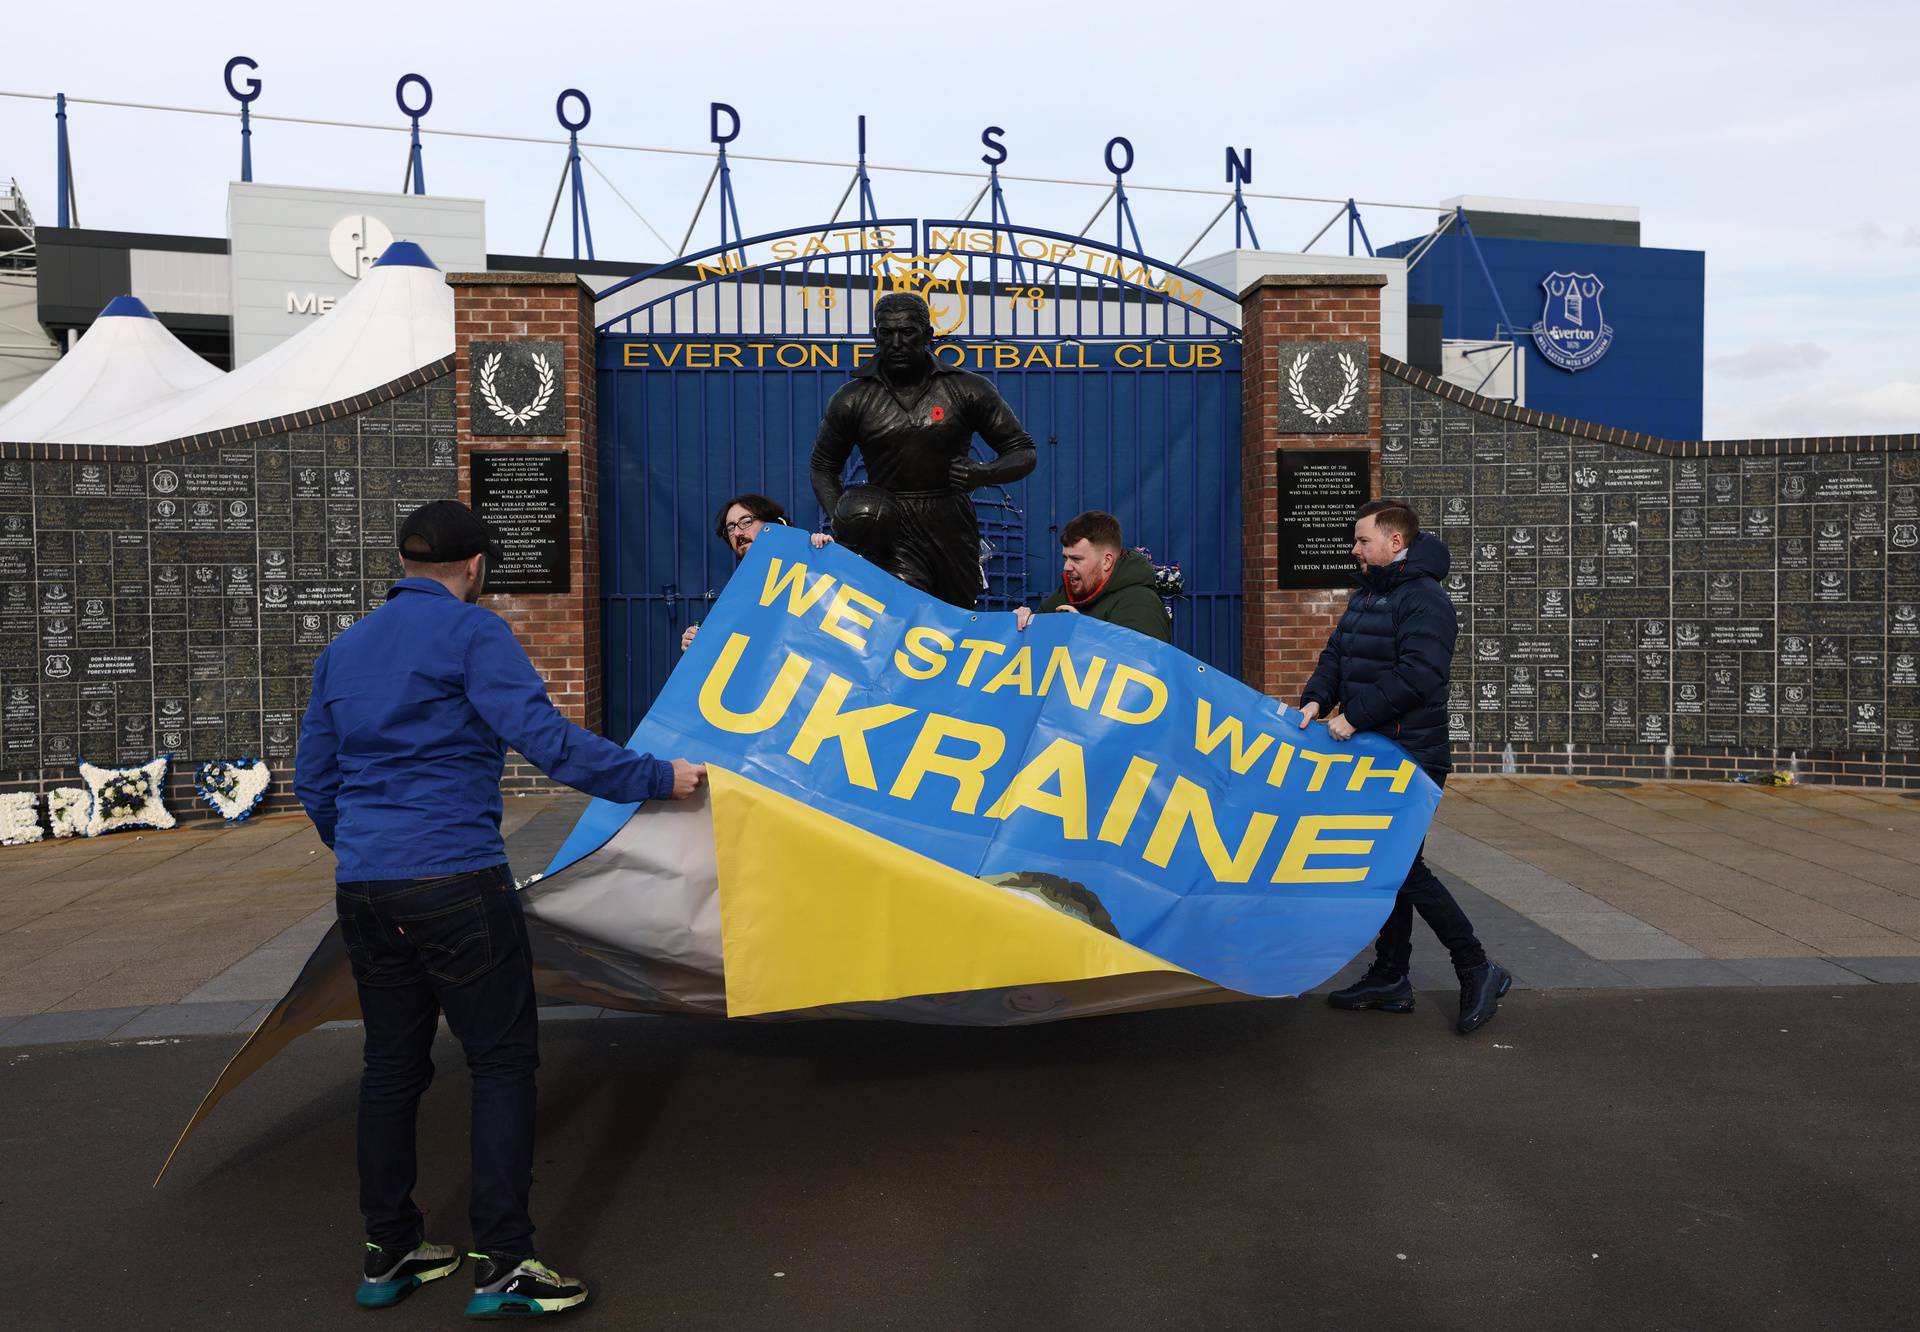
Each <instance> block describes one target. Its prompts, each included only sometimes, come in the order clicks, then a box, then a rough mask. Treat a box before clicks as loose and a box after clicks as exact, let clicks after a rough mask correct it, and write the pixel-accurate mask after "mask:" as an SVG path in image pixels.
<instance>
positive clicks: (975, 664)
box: [549, 527, 1440, 995]
mask: <svg viewBox="0 0 1920 1332" xmlns="http://www.w3.org/2000/svg"><path fill="white" fill-rule="evenodd" d="M1299 723H1300V713H1299V712H1297V711H1295V710H1293V709H1290V708H1286V707H1284V706H1282V705H1281V704H1279V703H1276V702H1275V701H1274V700H1272V699H1269V698H1265V697H1263V696H1261V695H1259V694H1257V693H1255V692H1253V691H1252V690H1250V689H1248V688H1247V687H1246V686H1245V685H1243V684H1241V683H1240V682H1239V681H1237V680H1233V679H1230V678H1227V677H1226V676H1223V675H1222V674H1221V673H1220V672H1218V671H1216V670H1211V669H1209V668H1208V667H1207V666H1206V665H1205V664H1204V663H1201V662H1199V661H1196V660H1195V659H1193V658H1192V657H1189V656H1187V655H1186V654H1184V653H1182V652H1180V651H1178V650H1177V649H1174V648H1172V647H1169V646H1166V645H1165V644H1162V643H1158V642H1155V641H1153V640H1151V639H1148V638H1145V637H1143V636H1141V635H1139V634H1137V633H1134V632H1133V631H1131V630H1128V629H1123V628H1119V627H1117V626H1114V625H1108V624H1104V623H1100V622H1098V621H1094V620H1091V619H1087V618H1085V617H1082V616H1078V615H1064V614H1054V615H1036V616H1035V617H1034V618H1033V621H1032V623H1031V625H1030V626H1029V627H1028V628H1027V629H1026V630H1025V631H1024V632H1020V631H1017V630H1016V629H1015V627H1014V618H1013V616H1012V615H1010V614H1004V613H978V614H976V613H970V612H967V611H963V610H958V609H956V608H954V607H952V606H949V605H946V604H944V603H942V602H939V601H935V600H934V599H932V598H931V597H929V596H927V595H926V594H925V593H922V592H919V591H917V590H915V589H913V588H910V587H908V586H907V585H906V584H904V583H901V582H899V581H897V580H895V579H893V578H891V577H889V576H888V575H887V574H885V573H882V572H881V571H880V570H878V569H876V568H875V567H874V566H872V565H871V564H868V563H867V562H866V561H864V560H862V559H860V558H859V557H857V556H855V555H852V554H850V553H848V552H847V551H844V550H842V549H840V548H839V547H837V546H828V547H826V548H825V549H821V550H815V549H813V548H812V547H811V546H810V545H809V543H808V540H807V536H806V534H805V533H803V532H800V531H797V530H793V529H788V528H781V527H770V528H766V529H763V530H762V532H761V533H760V535H759V536H758V538H757V539H756V540H755V541H754V543H753V545H752V547H751V549H750V550H749V552H748V554H747V557H746V559H745V560H744V561H742V563H741V565H740V567H739V568H738V570H736V571H735V573H734V575H733V578H732V581H731V582H730V583H729V584H728V586H727V589H726V591H725V593H724V594H723V595H722V596H721V597H720V599H719V600H718V601H717V602H716V603H715V605H714V607H713V612H712V614H711V615H709V616H708V618H707V620H706V621H705V623H704V624H703V625H702V626H701V629H700V633H699V636H698V637H697V639H696V640H695V642H694V645H693V647H692V649H691V650H690V651H689V652H688V653H687V654H686V656H685V657H684V659H683V660H682V661H681V662H680V664H679V665H678V667H676V668H675V670H674V672H673V675H672V677H671V678H670V679H669V680H668V681H667V684H666V687H665V689H664V690H662V692H661V694H660V696H659V698H658V699H657V700H656V701H655V702H654V705H653V708H652V710H651V711H650V712H649V713H648V714H647V717H646V720H645V721H643V722H642V723H641V724H640V726H639V728H638V729H637V730H636V731H635V732H634V735H633V738H632V740H631V741H630V742H629V747H630V748H633V749H638V750H646V751H650V752H652V753H653V754H655V755H656V756H658V757H661V758H676V757H677V758H688V759H692V760H695V761H699V762H708V763H713V764H717V765H719V766H721V767H724V768H727V769H729V770H731V771H733V772H737V773H740V774H742V775H743V776H745V777H747V778H749V779H751V780H752V781H755V782H758V783H760V784H762V785H764V786H767V787H769V788H771V789H773V790H775V791H778V792H780V793H782V794H784V795H788V796H791V797H793V798H795V799H798V800H801V801H804V802H806V803H807V804H808V805H810V806H811V807H813V808H814V809H817V810H819V811H821V812H822V813H825V814H829V815H831V816H833V817H835V818H838V819H842V820H845V821H846V822H848V823H852V824H855V825H857V826H859V827H861V828H864V829H866V830H868V831H870V832H872V833H875V834H877V835H879V836H881V837H884V838H886V839H887V840H889V841H891V842H894V843H897V844H898V845H900V846H903V847H906V848H907V849H909V850H911V851H915V852H918V853H919V854H921V855H924V856H928V857H931V858H932V859H934V860H938V861H940V862H942V863H943V864H946V865H949V866H951V867H953V868H955V869H958V870H960V871H962V872H964V873H966V874H969V875H974V876H976V877H988V878H996V879H1003V881H1004V876H1017V877H1018V879H1019V881H1020V882H1022V883H1024V884H1027V885H1030V886H1032V885H1037V886H1038V887H1037V888H1036V889H1035V890H1037V891H1041V892H1043V893H1046V894H1048V895H1050V896H1052V897H1053V898H1054V899H1055V900H1056V901H1061V902H1070V903H1071V904H1072V905H1071V907H1070V908H1069V909H1071V910H1073V911H1075V912H1076V914H1081V915H1082V916H1083V918H1085V919H1088V920H1089V921H1090V922H1091V923H1093V924H1095V925H1096V927H1098V928H1103V929H1109V930H1110V931H1111V932H1113V933H1115V934H1117V935H1119V936H1120V937H1121V938H1123V939H1125V940H1126V941H1128V942H1129V943H1132V944H1134V945H1136V946H1138V947H1140V948H1142V949H1144V950H1146V951H1148V952H1150V953H1153V954H1154V955H1155V956H1157V957H1161V958H1164V959H1166V960H1167V961H1169V962H1173V963H1175V964H1177V965H1179V966H1182V967H1185V968H1186V969H1188V970H1189V971H1192V972H1194V973H1196V974H1198V975H1200V976H1202V977H1205V978H1206V979H1208V980H1211V981H1214V982H1216V983H1217V984H1220V985H1224V986H1227V987H1229V988H1231V989H1235V990H1240V991H1244V992H1246V993H1250V994H1259V995H1283V994H1298V993H1300V992H1302V991H1304V990H1307V989H1311V988H1312V987H1313V986H1315V985H1317V984H1319V983H1320V982H1321V981H1323V980H1325V979H1326V978H1327V977H1328V976H1330V975H1332V974H1333V973H1334V972H1335V971H1337V970H1338V969H1339V968H1340V967H1341V966H1343V965H1344V964H1345V963H1346V962H1347V961H1348V960H1349V959H1351V958H1352V957H1353V956H1354V955H1355V954H1356V953H1358V952H1359V951H1360V950H1361V949H1362V948H1364V947H1365V946H1366V945H1367V943H1368V942H1369V941H1370V940H1371V939H1372V937H1373V935H1374V934H1375V932H1376V931H1377V930H1378V928H1379V926H1380V923H1381V921H1382V920H1384V919H1385V917H1386V914H1387V911H1388V909H1389V908H1390V907H1391V905H1392V902H1393V896H1394V892H1395V890H1396V889H1397V888H1398V887H1399V885H1400V883H1401V881H1402V880H1403V879H1404V878H1405V877H1406V872H1407V867H1408V866H1409V865H1410V864H1411V863H1412V861H1413V857H1414V855H1415V854H1416V853H1417V851H1418V850H1419V847H1420V844H1421V841H1422V839H1423V838H1424V837H1425V836H1426V830H1427V825H1428V822H1429V821H1430V819H1431V818H1432V815H1433V811H1434V808H1435V807H1436V806H1437V805H1438V803H1439V800H1440V790H1439V787H1437V786H1436V785H1435V784H1434V783H1433V782H1432V781H1431V780H1430V779H1429V778H1428V777H1427V775H1426V774H1425V773H1424V772H1422V771H1421V769H1420V767H1419V765H1418V764H1416V763H1415V762H1414V761H1413V760H1412V759H1410V758H1408V757H1407V755H1406V753H1405V751H1403V750H1401V749H1400V748H1399V746H1397V745H1395V744H1394V743H1393V742H1392V741H1390V740H1387V739H1384V738H1382V737H1379V736H1375V735H1371V734H1366V733H1362V734H1360V735H1357V736H1355V737H1354V738H1353V739H1351V740H1348V741H1344V742H1343V741H1338V740H1335V739H1334V738H1333V737H1332V736H1331V735H1330V734H1329V733H1328V731H1327V728H1326V726H1325V725H1324V724H1323V723H1320V722H1314V723H1311V724H1310V725H1308V726H1307V727H1306V728H1304V729H1302V728H1301V726H1300V724H1299ZM633 808H634V807H633V806H630V805H609V804H606V803H604V802H598V801H596V802H595V804H594V805H593V807H592V808H590V809H589V810H588V811H587V813H586V814H585V815H583V816H582V818H581V820H580V823H579V824H578V826H576V827H575V829H574V831H573V833H572V835H571V836H570V837H569V838H568V840H567V843H566V845H565V846H563V847H562V848H561V850H560V852H559V854H558V855H557V856H556V857H555V859H554V862H553V865H552V866H550V867H549V873H551V872H553V871H555V870H558V869H561V868H563V867H565V866H566V865H568V864H571V863H572V862H573V861H575V860H578V859H580V858H581V857H583V856H585V855H588V854H590V853H591V852H592V851H594V850H595V849H596V848H598V847H599V846H601V845H603V844H604V843H605V842H606V841H607V839H608V838H609V837H611V836H612V835H613V833H614V832H615V831H617V830H618V829H619V827H620V826H621V825H622V824H623V823H625V821H626V819H627V818H628V816H629V815H630V814H631V813H632V810H633Z"/></svg>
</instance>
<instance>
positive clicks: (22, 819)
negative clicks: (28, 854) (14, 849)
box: [0, 791, 45, 846]
mask: <svg viewBox="0 0 1920 1332" xmlns="http://www.w3.org/2000/svg"><path fill="white" fill-rule="evenodd" d="M44 836H45V834H44V833H42V832H41V831H40V797H39V796H37V795H35V794H34V793H33V792H32V791H19V792H15V793H13V794H11V795H0V846H25V845H26V844H27V843H29V842H37V841H39V840H41V838H42V837H44Z"/></svg>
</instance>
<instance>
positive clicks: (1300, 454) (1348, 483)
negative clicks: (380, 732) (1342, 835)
mask: <svg viewBox="0 0 1920 1332" xmlns="http://www.w3.org/2000/svg"><path fill="white" fill-rule="evenodd" d="M483 456H485V455H481V454H475V455H474V462H475V464H476V469H475V482H474V485H475V494H476V495H478V493H479V479H478V478H479V472H478V467H477V464H478V462H479V460H480V458H481V457H483ZM1279 462H1280V469H1279V470H1280V513H1279V528H1280V531H1279V545H1280V549H1279V560H1278V563H1279V568H1280V586H1281V587H1283V588H1312V587H1321V588H1344V587H1348V586H1350V585H1351V584H1352V582H1353V572H1354V563H1353V553H1352V551H1353V518H1354V512H1355V510H1357V509H1359V508H1360V506H1361V505H1363V504H1365V503H1366V502H1367V501H1368V500H1369V499H1371V498H1372V497H1373V490H1372V475H1371V473H1370V471H1369V469H1368V462H1369V459H1368V450H1366V449H1281V450H1279Z"/></svg>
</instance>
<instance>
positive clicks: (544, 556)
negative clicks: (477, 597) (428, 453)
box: [473, 449, 572, 592]
mask: <svg viewBox="0 0 1920 1332" xmlns="http://www.w3.org/2000/svg"><path fill="white" fill-rule="evenodd" d="M473 511H474V512H475V513H477V514H478V515H479V516H480V518H481V520H482V521H484V522H486V523H489V524H490V525H492V527H493V529H494V531H496V532H498V533H499V534H500V546H501V549H502V551H503V552H504V553H505V556H506V558H505V559H503V560H501V561H500V564H499V565H498V566H497V567H494V568H489V569H488V570H487V591H488V592H566V591H569V590H571V588H572V579H571V575H570V570H569V568H568V558H567V556H568V547H567V455H566V453H565V452H564V451H563V450H559V449H554V450H541V451H538V452H531V451H528V452H522V451H518V450H516V451H514V452H511V453H507V452H476V453H474V455H473Z"/></svg>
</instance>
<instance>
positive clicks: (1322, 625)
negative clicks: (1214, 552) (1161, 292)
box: [1240, 273, 1386, 703]
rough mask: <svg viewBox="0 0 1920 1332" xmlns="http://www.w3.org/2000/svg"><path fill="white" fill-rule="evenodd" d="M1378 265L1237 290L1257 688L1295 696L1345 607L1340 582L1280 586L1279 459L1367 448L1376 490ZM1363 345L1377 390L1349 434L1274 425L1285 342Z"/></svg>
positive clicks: (1247, 637) (1250, 670)
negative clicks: (1289, 451) (1373, 269)
mask: <svg viewBox="0 0 1920 1332" xmlns="http://www.w3.org/2000/svg"><path fill="white" fill-rule="evenodd" d="M1385 283H1386V278H1385V277H1383V276H1381V275H1380V274H1377V273H1357V274H1324V273H1289V274H1270V275H1268V276H1266V277H1263V278H1261V279H1260V280H1259V281H1258V282H1255V283H1254V284H1253V285H1252V286H1251V287H1249V288H1247V290H1246V291H1244V292H1242V293H1241V296H1240V308H1241V337H1242V340H1243V346H1242V352H1241V365H1242V367H1243V368H1242V371H1241V378H1240V395H1241V405H1242V409H1243V410H1242V422H1243V424H1242V426H1241V432H1242V433H1241V441H1242V443H1241V453H1240V495H1241V516H1240V524H1241V552H1242V553H1241V566H1242V573H1241V578H1242V585H1243V587H1244V589H1245V593H1246V600H1245V610H1244V612H1243V615H1242V619H1241V626H1240V634H1241V676H1242V678H1243V679H1245V681H1246V682H1247V683H1248V684H1249V685H1251V686H1252V687H1253V688H1255V689H1258V690H1260V691H1261V692H1262V693H1264V694H1267V695H1269V696H1271V697H1274V698H1279V699H1283V700H1285V701H1287V702H1289V703H1291V702H1293V701H1294V700H1296V699H1298V698H1299V696H1300V687H1301V686H1302V685H1303V684H1305V683H1306V680H1307V677H1308V676H1309V675H1311V674H1312V673H1313V666H1314V662H1315V661H1316V660H1317V659H1318V657H1319V654H1320V649H1321V648H1322V647H1323V646H1325V644H1326V641H1327V635H1328V634H1329V633H1331V632H1332V631H1333V626H1334V624H1335V623H1336V622H1337V621H1338V620H1339V618H1340V611H1341V609H1342V608H1343V607H1344V606H1345V605H1346V601H1347V594H1346V592H1345V591H1344V590H1340V589H1325V590H1320V589H1315V590H1304V591H1295V590H1282V589H1280V587H1279V586H1278V584H1279V577H1280V571H1279V548H1278V540H1279V533H1278V513H1279V503H1278V501H1279V457H1278V453H1277V450H1279V449H1281V448H1341V449H1351V448H1354V447H1356V446H1360V447H1366V448H1368V449H1370V450H1371V452H1372V468H1371V470H1372V472H1373V493H1374V494H1375V495H1378V494H1379V493H1380V368H1379V366H1380V288H1381V287H1382V286H1384V285H1385ZM1360 341H1364V342H1365V343H1366V344H1367V359H1368V363H1369V368H1370V370H1371V378H1372V384H1373V391H1372V393H1371V394H1370V395H1369V397H1370V402H1369V407H1368V415H1367V417H1366V418H1365V419H1364V421H1362V420H1358V419H1356V421H1355V423H1354V424H1355V429H1354V431H1353V433H1351V434H1343V435H1288V434H1282V433H1281V431H1280V427H1279V425H1278V416H1277V408H1278V399H1277V395H1278V394H1279V393H1281V392H1282V391H1283V389H1282V387H1281V384H1280V368H1279V353H1278V351H1277V349H1276V344H1278V343H1283V342H1360Z"/></svg>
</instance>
